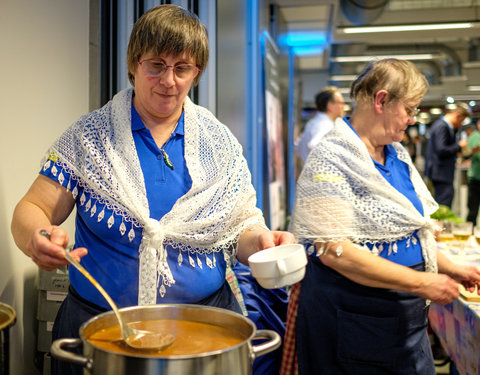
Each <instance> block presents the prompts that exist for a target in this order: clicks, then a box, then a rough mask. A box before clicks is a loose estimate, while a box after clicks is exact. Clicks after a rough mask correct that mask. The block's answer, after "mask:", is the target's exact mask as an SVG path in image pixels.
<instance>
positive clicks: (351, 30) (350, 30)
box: [338, 22, 479, 34]
mask: <svg viewBox="0 0 480 375" xmlns="http://www.w3.org/2000/svg"><path fill="white" fill-rule="evenodd" d="M474 27H479V23H478V22H457V23H434V24H416V25H389V26H358V27H343V28H338V31H339V32H340V33H343V34H363V33H388V32H395V31H425V30H451V29H471V28H474Z"/></svg>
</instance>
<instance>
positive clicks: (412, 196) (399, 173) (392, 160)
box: [343, 117, 424, 266]
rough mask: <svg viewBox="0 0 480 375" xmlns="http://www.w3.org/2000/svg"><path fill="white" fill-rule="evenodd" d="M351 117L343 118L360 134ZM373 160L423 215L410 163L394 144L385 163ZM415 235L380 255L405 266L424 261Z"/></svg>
mask: <svg viewBox="0 0 480 375" xmlns="http://www.w3.org/2000/svg"><path fill="white" fill-rule="evenodd" d="M349 119H350V118H349V117H344V118H343V120H344V121H345V122H346V123H347V124H348V125H349V126H350V128H351V129H352V130H353V131H354V132H355V134H357V136H358V133H357V131H356V130H355V129H354V128H353V126H352V125H351V124H350V122H349ZM372 161H373V163H374V164H375V168H377V170H378V171H379V172H380V174H381V175H382V176H383V177H384V178H385V179H386V180H387V181H388V182H389V183H390V185H392V186H393V187H394V188H395V189H396V190H398V191H399V192H400V193H402V194H403V195H404V196H405V197H407V198H408V200H409V201H410V202H412V204H413V205H414V207H415V208H416V209H417V210H418V212H420V214H422V215H423V206H422V202H421V201H420V199H419V198H418V196H417V193H416V192H415V189H414V187H413V183H412V180H411V177H410V170H409V167H408V164H406V163H405V162H403V161H402V160H400V159H399V158H398V157H397V152H396V150H395V148H394V147H393V146H392V145H386V146H385V165H383V164H381V163H378V162H377V161H375V160H374V159H373V158H372ZM413 237H414V238H415V240H416V241H412V240H411V239H403V240H399V241H397V242H396V244H397V252H396V253H394V252H393V251H392V252H390V254H388V253H389V252H388V251H386V250H384V251H382V252H381V253H380V256H381V257H383V258H386V259H389V260H391V261H392V262H395V263H398V264H401V265H404V266H412V265H414V264H418V263H420V262H422V261H423V260H424V259H423V255H422V247H421V245H420V241H419V239H418V235H417V231H415V232H414V233H413ZM365 245H367V246H368V247H369V248H370V249H372V248H373V244H369V243H367V244H365ZM383 245H384V246H383V247H384V248H388V246H389V245H387V244H383Z"/></svg>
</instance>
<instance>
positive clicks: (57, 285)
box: [38, 266, 70, 292]
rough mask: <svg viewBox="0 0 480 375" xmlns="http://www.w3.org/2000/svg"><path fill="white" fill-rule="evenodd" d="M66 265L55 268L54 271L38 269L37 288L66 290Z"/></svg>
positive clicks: (68, 282) (68, 283) (67, 282)
mask: <svg viewBox="0 0 480 375" xmlns="http://www.w3.org/2000/svg"><path fill="white" fill-rule="evenodd" d="M69 285H70V281H69V280H68V266H64V267H61V268H57V269H56V270H54V271H50V272H49V271H44V270H38V289H40V290H52V291H57V292H66V291H68V286H69Z"/></svg>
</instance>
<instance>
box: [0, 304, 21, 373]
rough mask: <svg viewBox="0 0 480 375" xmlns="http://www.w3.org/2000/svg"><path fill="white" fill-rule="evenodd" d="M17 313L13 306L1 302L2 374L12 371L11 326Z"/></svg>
mask: <svg viewBox="0 0 480 375" xmlns="http://www.w3.org/2000/svg"><path fill="white" fill-rule="evenodd" d="M16 320H17V314H16V312H15V310H14V309H13V307H11V306H9V305H7V304H5V303H2V302H0V375H8V374H9V372H10V360H9V357H10V333H9V331H10V327H11V326H13V325H14V324H15V322H16Z"/></svg>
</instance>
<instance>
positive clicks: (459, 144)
mask: <svg viewBox="0 0 480 375" xmlns="http://www.w3.org/2000/svg"><path fill="white" fill-rule="evenodd" d="M467 117H470V111H469V107H468V105H466V104H465V103H457V106H456V107H455V108H454V109H451V110H450V111H449V112H448V113H446V114H445V115H444V116H443V117H442V118H440V119H438V120H437V121H435V122H434V123H433V125H432V127H431V129H430V138H429V140H428V146H427V154H426V157H425V176H426V177H428V178H430V180H431V181H432V184H433V187H434V190H435V191H434V197H435V200H436V201H437V203H438V204H443V205H445V206H448V207H451V206H452V201H453V195H454V190H453V177H454V173H455V163H456V160H457V154H458V153H459V152H460V151H461V150H462V148H464V147H466V146H467V141H466V140H461V141H457V129H459V128H461V126H462V122H463V121H464V120H465V119H466V118H467Z"/></svg>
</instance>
